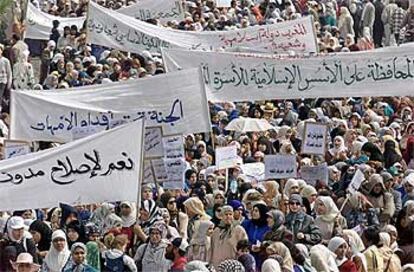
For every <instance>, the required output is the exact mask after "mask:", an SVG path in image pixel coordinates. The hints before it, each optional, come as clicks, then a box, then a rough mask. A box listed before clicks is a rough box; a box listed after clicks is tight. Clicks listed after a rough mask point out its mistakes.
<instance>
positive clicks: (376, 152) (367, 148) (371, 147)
mask: <svg viewBox="0 0 414 272" xmlns="http://www.w3.org/2000/svg"><path fill="white" fill-rule="evenodd" d="M361 151H364V152H368V153H369V154H370V155H369V160H370V161H378V162H383V161H384V157H383V156H382V153H381V150H380V149H379V148H378V146H376V145H375V144H373V143H371V142H367V143H365V144H364V145H363V146H362V149H361Z"/></svg>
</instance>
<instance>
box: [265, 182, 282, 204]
mask: <svg viewBox="0 0 414 272" xmlns="http://www.w3.org/2000/svg"><path fill="white" fill-rule="evenodd" d="M263 184H264V187H265V189H266V192H265V193H264V194H263V196H264V201H265V202H266V204H267V206H268V207H269V208H273V209H277V207H279V203H277V199H278V196H279V195H280V192H279V184H278V183H277V182H276V181H275V180H267V181H265V182H264V183H263Z"/></svg>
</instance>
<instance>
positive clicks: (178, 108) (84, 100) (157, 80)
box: [10, 69, 211, 142]
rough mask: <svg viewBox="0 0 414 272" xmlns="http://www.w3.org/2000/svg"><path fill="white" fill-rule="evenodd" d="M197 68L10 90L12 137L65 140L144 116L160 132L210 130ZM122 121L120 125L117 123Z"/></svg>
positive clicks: (148, 124)
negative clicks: (42, 88)
mask: <svg viewBox="0 0 414 272" xmlns="http://www.w3.org/2000/svg"><path fill="white" fill-rule="evenodd" d="M200 77H201V75H200V71H199V70H198V69H192V70H186V71H181V72H179V73H171V74H168V75H159V76H157V77H150V78H148V79H140V80H129V81H126V82H120V83H109V84H105V85H93V86H86V87H79V88H70V89H66V90H64V91H63V90H59V91H56V90H48V91H30V92H27V91H12V94H11V128H10V136H11V139H16V140H25V141H52V142H69V141H71V140H72V138H73V136H72V131H73V129H76V128H95V129H96V130H97V131H103V130H106V129H109V128H110V127H113V124H114V122H118V121H122V122H131V121H133V120H139V119H145V120H146V121H145V125H146V126H147V127H154V126H161V127H162V130H163V135H173V134H177V133H181V134H184V133H196V132H207V131H210V130H211V125H210V115H209V112H208V104H207V99H206V96H205V90H204V86H203V84H201V83H200V82H201V78H200ZM122 122H121V123H122Z"/></svg>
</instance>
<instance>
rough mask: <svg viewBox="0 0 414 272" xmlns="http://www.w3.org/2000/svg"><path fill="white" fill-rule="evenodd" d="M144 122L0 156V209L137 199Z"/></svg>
mask: <svg viewBox="0 0 414 272" xmlns="http://www.w3.org/2000/svg"><path fill="white" fill-rule="evenodd" d="M142 134H143V121H142V120H141V121H137V122H133V123H130V124H128V125H125V126H120V127H117V128H115V129H112V130H109V131H104V132H101V133H98V134H95V135H92V136H89V137H86V138H83V139H81V140H77V141H74V142H71V143H68V144H65V145H62V146H60V147H57V148H53V149H48V150H44V151H41V152H37V153H31V154H28V155H23V156H19V157H15V158H12V159H8V160H3V161H0V198H1V201H0V211H7V210H24V209H35V208H48V207H53V206H57V204H58V202H64V203H69V204H88V203H99V202H104V201H122V200H130V201H136V200H137V197H138V186H139V179H140V173H141V163H142V162H141V160H142V155H141V154H142V142H143V138H142Z"/></svg>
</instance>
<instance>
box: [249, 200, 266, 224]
mask: <svg viewBox="0 0 414 272" xmlns="http://www.w3.org/2000/svg"><path fill="white" fill-rule="evenodd" d="M253 208H257V209H258V210H259V214H260V218H259V219H251V221H252V223H253V224H254V225H255V226H257V227H263V226H266V225H267V219H266V213H267V212H268V210H269V209H268V208H267V206H266V205H265V204H261V203H258V204H256V205H254V206H253Z"/></svg>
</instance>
